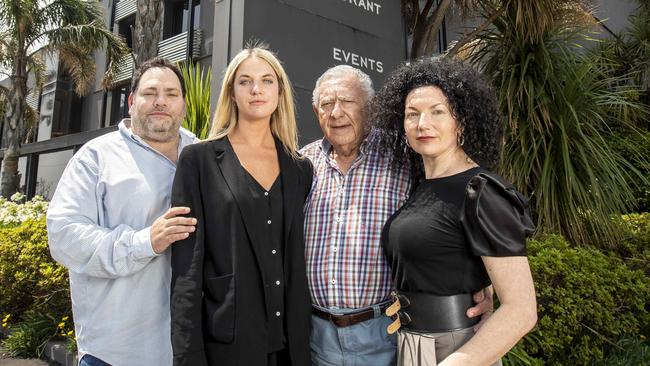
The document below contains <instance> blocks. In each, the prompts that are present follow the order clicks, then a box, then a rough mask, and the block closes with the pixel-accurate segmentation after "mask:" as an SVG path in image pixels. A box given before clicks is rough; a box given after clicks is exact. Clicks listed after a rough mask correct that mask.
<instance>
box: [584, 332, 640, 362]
mask: <svg viewBox="0 0 650 366" xmlns="http://www.w3.org/2000/svg"><path fill="white" fill-rule="evenodd" d="M647 365H650V344H648V340H647V339H646V338H645V337H643V336H641V337H636V338H632V337H627V338H623V339H621V340H620V341H618V342H616V344H615V345H613V346H612V347H609V349H608V351H607V352H606V356H605V359H604V360H603V361H601V362H599V363H597V364H596V365H595V366H647Z"/></svg>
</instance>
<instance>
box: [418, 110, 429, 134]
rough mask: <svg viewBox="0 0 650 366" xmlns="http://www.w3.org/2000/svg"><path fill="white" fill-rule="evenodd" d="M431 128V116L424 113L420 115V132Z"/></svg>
mask: <svg viewBox="0 0 650 366" xmlns="http://www.w3.org/2000/svg"><path fill="white" fill-rule="evenodd" d="M430 126H431V117H430V116H429V114H428V113H422V114H420V118H418V130H419V131H423V130H426V129H428V128H429V127H430Z"/></svg>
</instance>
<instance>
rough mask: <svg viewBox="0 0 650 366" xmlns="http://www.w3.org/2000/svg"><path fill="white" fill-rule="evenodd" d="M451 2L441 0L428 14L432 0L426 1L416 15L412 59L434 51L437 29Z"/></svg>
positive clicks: (449, 0)
mask: <svg viewBox="0 0 650 366" xmlns="http://www.w3.org/2000/svg"><path fill="white" fill-rule="evenodd" d="M451 2H452V1H451V0H442V1H441V2H440V4H438V6H437V7H436V10H434V11H433V14H431V16H429V10H430V9H431V5H432V3H433V0H429V1H427V3H426V5H425V6H424V9H423V10H422V12H421V13H420V16H419V17H418V18H419V19H418V24H416V26H415V27H414V29H413V45H412V47H411V58H412V59H416V58H418V57H422V56H429V55H431V54H432V53H433V52H434V50H435V46H436V41H437V40H438V30H439V29H440V26H442V21H443V20H444V19H445V15H447V12H448V11H449V9H450V5H451Z"/></svg>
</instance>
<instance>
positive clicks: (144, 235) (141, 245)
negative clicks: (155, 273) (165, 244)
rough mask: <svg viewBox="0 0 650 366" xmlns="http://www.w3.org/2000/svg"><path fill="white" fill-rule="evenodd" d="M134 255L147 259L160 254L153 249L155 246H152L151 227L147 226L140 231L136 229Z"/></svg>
mask: <svg viewBox="0 0 650 366" xmlns="http://www.w3.org/2000/svg"><path fill="white" fill-rule="evenodd" d="M131 244H132V245H133V248H134V251H133V257H134V258H136V259H146V258H151V257H157V256H159V255H160V254H162V253H160V254H156V252H154V251H153V246H151V227H150V226H149V227H146V228H144V229H142V230H140V231H136V232H135V234H133V241H132V242H131Z"/></svg>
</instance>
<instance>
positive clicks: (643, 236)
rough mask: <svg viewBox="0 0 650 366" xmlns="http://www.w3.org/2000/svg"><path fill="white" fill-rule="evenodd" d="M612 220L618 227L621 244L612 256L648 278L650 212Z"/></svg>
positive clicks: (649, 264) (649, 274) (649, 266)
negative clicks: (643, 273)
mask: <svg viewBox="0 0 650 366" xmlns="http://www.w3.org/2000/svg"><path fill="white" fill-rule="evenodd" d="M614 220H616V221H618V224H619V227H620V233H621V242H620V244H619V245H617V247H616V249H615V250H613V251H612V254H614V255H616V256H618V257H619V258H621V259H622V260H623V261H625V264H627V266H628V267H630V268H633V269H640V270H642V271H644V272H645V274H646V276H649V277H650V212H642V213H632V214H627V215H621V216H619V217H616V218H615V219H614Z"/></svg>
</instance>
